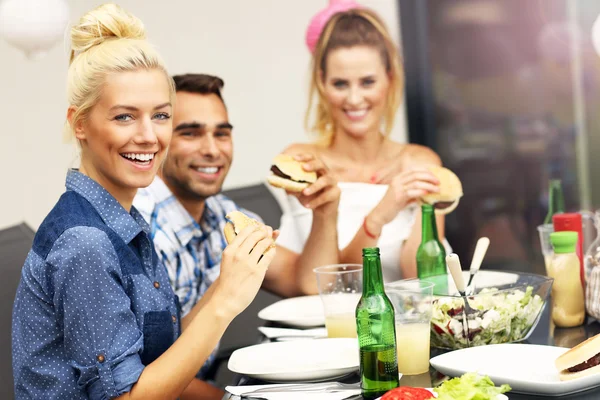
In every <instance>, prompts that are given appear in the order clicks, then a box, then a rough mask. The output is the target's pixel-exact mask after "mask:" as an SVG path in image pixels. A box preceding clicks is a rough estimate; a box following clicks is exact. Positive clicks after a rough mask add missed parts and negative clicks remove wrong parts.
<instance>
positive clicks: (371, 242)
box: [340, 167, 439, 263]
mask: <svg viewBox="0 0 600 400" xmlns="http://www.w3.org/2000/svg"><path fill="white" fill-rule="evenodd" d="M438 184H439V182H438V180H437V178H436V177H435V176H434V175H433V174H431V172H429V171H428V170H427V169H426V168H424V167H417V168H412V169H410V170H407V171H405V172H403V173H401V174H399V175H398V176H396V177H395V178H394V179H393V180H392V181H391V183H390V185H389V188H388V190H387V192H386V193H385V195H384V196H383V198H382V199H381V201H380V202H379V203H378V204H377V205H376V206H375V208H373V210H371V212H370V213H369V214H368V215H367V216H366V217H365V219H364V222H363V225H362V226H361V227H360V228H359V230H358V231H357V232H356V234H355V235H354V238H353V239H352V240H351V241H350V243H349V244H348V246H346V247H345V248H344V249H343V250H342V252H341V257H340V258H341V262H344V263H346V262H351V263H360V262H361V254H362V249H363V248H365V247H373V246H376V245H377V240H378V239H379V236H380V235H381V231H382V230H383V227H384V226H385V225H386V224H388V223H390V222H392V221H393V220H394V218H396V216H397V215H398V213H399V212H401V211H402V210H403V209H404V208H406V207H407V206H408V205H409V204H411V203H412V202H414V201H416V200H418V199H419V198H421V197H422V196H424V195H425V194H427V193H433V192H437V191H439V188H438Z"/></svg>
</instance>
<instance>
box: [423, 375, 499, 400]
mask: <svg viewBox="0 0 600 400" xmlns="http://www.w3.org/2000/svg"><path fill="white" fill-rule="evenodd" d="M433 390H434V392H435V393H436V394H437V395H438V397H437V400H456V399H460V400H495V399H496V397H497V396H498V395H499V394H502V393H506V392H508V391H509V390H511V388H510V386H509V385H506V384H505V385H502V386H500V387H496V386H495V385H494V382H492V380H491V379H490V377H489V376H481V375H478V374H476V373H474V372H469V373H466V374H464V375H463V376H461V377H460V378H453V379H450V380H448V381H446V382H444V383H442V384H441V385H440V386H438V387H437V388H435V389H433Z"/></svg>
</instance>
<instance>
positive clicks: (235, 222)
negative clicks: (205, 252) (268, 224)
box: [223, 211, 275, 250]
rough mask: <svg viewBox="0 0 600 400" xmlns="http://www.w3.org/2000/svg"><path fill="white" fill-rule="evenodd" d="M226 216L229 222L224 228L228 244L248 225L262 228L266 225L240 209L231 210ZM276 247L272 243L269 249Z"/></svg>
mask: <svg viewBox="0 0 600 400" xmlns="http://www.w3.org/2000/svg"><path fill="white" fill-rule="evenodd" d="M225 218H226V219H227V222H226V223H225V227H224V228H223V234H224V235H225V240H226V241H227V244H230V243H231V242H232V241H233V239H235V237H236V236H237V235H238V234H239V233H240V232H241V231H242V230H244V228H246V227H247V226H251V225H254V226H257V227H261V228H262V227H264V226H265V225H264V224H262V223H260V222H258V221H257V220H255V219H254V218H250V217H249V216H247V215H246V214H244V213H243V212H240V211H231V212H230V213H228V214H227V215H226V216H225ZM274 247H275V245H274V244H272V245H271V246H269V247H268V248H267V250H270V249H272V248H274Z"/></svg>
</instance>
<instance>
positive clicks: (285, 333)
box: [258, 326, 327, 339]
mask: <svg viewBox="0 0 600 400" xmlns="http://www.w3.org/2000/svg"><path fill="white" fill-rule="evenodd" d="M258 330H259V331H260V332H261V333H262V334H263V335H265V336H266V337H267V338H269V339H304V338H306V339H314V338H320V337H326V336H327V329H326V328H324V327H322V328H314V329H290V328H271V327H265V326H259V327H258Z"/></svg>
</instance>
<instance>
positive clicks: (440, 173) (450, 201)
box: [421, 165, 463, 215]
mask: <svg viewBox="0 0 600 400" xmlns="http://www.w3.org/2000/svg"><path fill="white" fill-rule="evenodd" d="M427 169H428V170H429V171H430V172H431V173H432V174H433V175H434V176H435V177H436V178H437V179H438V181H439V182H440V191H439V192H437V193H429V194H427V195H425V196H423V197H421V201H422V202H423V203H427V204H431V205H432V206H433V208H434V209H435V213H436V214H438V215H445V214H450V213H451V212H452V211H454V209H455V208H456V207H457V206H458V202H459V201H460V198H461V197H462V195H463V189H462V184H461V182H460V179H458V176H456V174H455V173H454V172H452V171H450V170H449V169H448V168H444V167H440V166H437V165H431V166H428V167H427Z"/></svg>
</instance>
